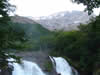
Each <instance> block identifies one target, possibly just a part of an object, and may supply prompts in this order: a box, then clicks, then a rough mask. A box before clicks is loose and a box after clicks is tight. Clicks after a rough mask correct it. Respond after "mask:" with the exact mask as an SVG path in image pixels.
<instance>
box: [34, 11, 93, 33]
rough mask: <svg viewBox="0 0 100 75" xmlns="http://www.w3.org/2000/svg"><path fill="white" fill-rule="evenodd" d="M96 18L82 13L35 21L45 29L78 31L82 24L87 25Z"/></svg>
mask: <svg viewBox="0 0 100 75" xmlns="http://www.w3.org/2000/svg"><path fill="white" fill-rule="evenodd" d="M92 16H94V15H91V16H89V15H88V13H86V12H82V11H72V12H67V11H66V12H60V13H56V14H53V15H50V16H47V17H40V18H38V19H36V20H35V21H36V22H38V23H40V24H42V26H43V27H45V28H47V29H49V30H51V31H53V30H66V31H69V30H76V29H77V26H78V25H80V23H87V22H88V21H89V19H90V18H91V17H92Z"/></svg>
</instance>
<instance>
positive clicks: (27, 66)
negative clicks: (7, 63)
mask: <svg viewBox="0 0 100 75" xmlns="http://www.w3.org/2000/svg"><path fill="white" fill-rule="evenodd" d="M13 66H14V70H13V73H12V75H45V74H44V73H43V72H42V70H41V69H40V67H39V66H38V65H37V64H36V63H33V62H29V61H25V60H23V61H22V64H18V63H13Z"/></svg>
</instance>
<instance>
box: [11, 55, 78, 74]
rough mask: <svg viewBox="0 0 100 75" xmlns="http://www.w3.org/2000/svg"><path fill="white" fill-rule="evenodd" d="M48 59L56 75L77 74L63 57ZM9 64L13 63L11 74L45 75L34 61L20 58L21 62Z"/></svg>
mask: <svg viewBox="0 0 100 75" xmlns="http://www.w3.org/2000/svg"><path fill="white" fill-rule="evenodd" d="M50 59H51V61H52V63H53V67H54V69H55V70H56V72H57V75H78V72H77V70H76V69H74V68H73V67H71V66H70V65H69V63H68V62H67V61H66V60H65V59H64V58H62V57H51V56H50ZM9 61H14V59H10V60H9ZM9 64H10V65H13V67H14V70H13V72H12V75H46V74H44V73H43V71H42V70H41V69H40V67H39V66H38V65H37V64H36V63H34V62H30V61H25V60H22V63H21V64H18V63H12V64H11V63H9ZM55 75H56V74H55Z"/></svg>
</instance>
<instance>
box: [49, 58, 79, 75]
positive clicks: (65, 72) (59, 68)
mask: <svg viewBox="0 0 100 75" xmlns="http://www.w3.org/2000/svg"><path fill="white" fill-rule="evenodd" d="M50 59H51V61H52V63H53V66H54V69H55V70H56V72H57V74H58V75H78V74H77V73H74V74H73V72H72V67H71V66H70V65H69V63H68V62H67V61H66V60H65V59H64V58H62V57H51V56H50ZM73 70H74V69H73ZM75 72H76V70H75Z"/></svg>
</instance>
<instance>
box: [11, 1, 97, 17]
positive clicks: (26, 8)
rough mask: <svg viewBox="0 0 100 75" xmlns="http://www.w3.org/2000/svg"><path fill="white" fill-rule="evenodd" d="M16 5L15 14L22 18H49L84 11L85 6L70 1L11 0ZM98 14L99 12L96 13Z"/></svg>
mask: <svg viewBox="0 0 100 75" xmlns="http://www.w3.org/2000/svg"><path fill="white" fill-rule="evenodd" d="M10 2H11V3H12V4H14V5H16V7H17V9H16V12H15V14H18V15H20V16H32V17H40V16H48V15H51V14H54V13H57V12H62V11H72V10H79V11H83V10H84V8H85V7H84V6H83V5H82V4H80V5H78V4H76V3H74V4H73V3H71V2H70V0H10ZM95 12H96V14H98V13H97V12H98V10H96V11H95Z"/></svg>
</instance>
